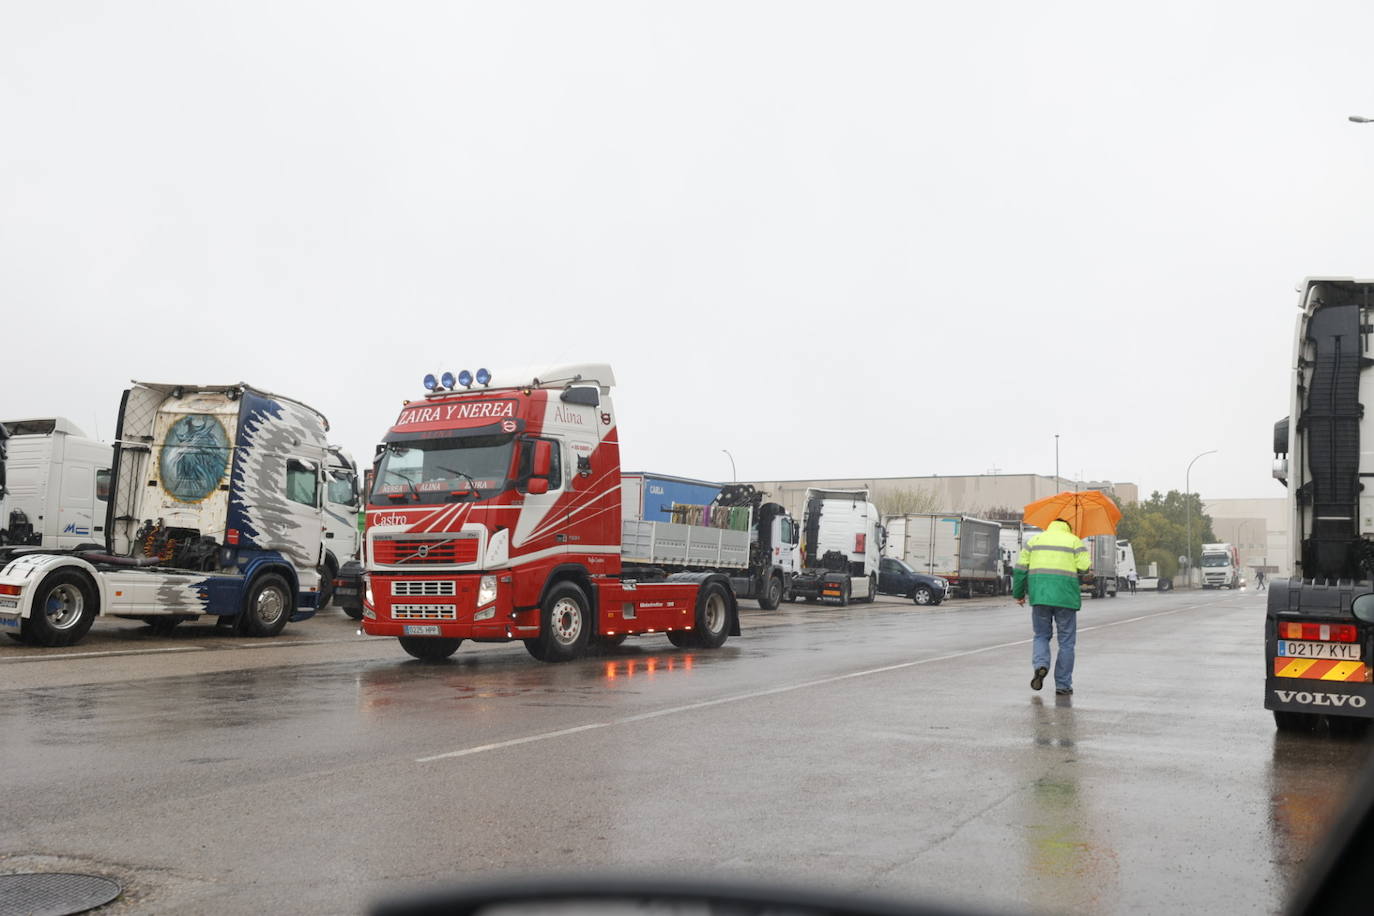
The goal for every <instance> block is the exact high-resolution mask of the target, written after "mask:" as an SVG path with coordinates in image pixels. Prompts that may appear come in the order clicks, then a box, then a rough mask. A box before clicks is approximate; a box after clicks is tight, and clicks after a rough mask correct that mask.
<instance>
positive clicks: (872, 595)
mask: <svg viewBox="0 0 1374 916" xmlns="http://www.w3.org/2000/svg"><path fill="white" fill-rule="evenodd" d="M864 600H865V601H867V602H870V603H872V602H874V601H877V600H878V577H877V576H876V575H871V576H869V577H868V597H867V598H865V599H864Z"/></svg>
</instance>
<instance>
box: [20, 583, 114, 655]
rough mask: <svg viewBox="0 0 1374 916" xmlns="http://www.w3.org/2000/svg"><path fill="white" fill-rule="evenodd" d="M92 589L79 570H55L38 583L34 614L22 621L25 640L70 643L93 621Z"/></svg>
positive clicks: (31, 642) (77, 640) (78, 640)
mask: <svg viewBox="0 0 1374 916" xmlns="http://www.w3.org/2000/svg"><path fill="white" fill-rule="evenodd" d="M95 611H96V606H95V593H94V591H93V590H92V589H91V584H90V582H89V581H87V579H86V577H85V576H83V575H81V573H78V572H71V571H70V570H67V571H58V572H55V573H52V574H51V575H49V576H48V577H47V578H46V579H44V580H43V581H42V582H41V583H39V585H38V591H37V592H36V593H35V594H34V599H33V612H32V614H33V616H31V617H29V618H28V619H27V620H25V621H24V625H23V631H22V632H23V636H24V641H25V642H28V643H30V644H32V645H35V646H70V645H73V644H75V643H77V642H80V641H81V637H83V636H85V635H86V633H87V631H89V630H90V628H91V624H93V623H95Z"/></svg>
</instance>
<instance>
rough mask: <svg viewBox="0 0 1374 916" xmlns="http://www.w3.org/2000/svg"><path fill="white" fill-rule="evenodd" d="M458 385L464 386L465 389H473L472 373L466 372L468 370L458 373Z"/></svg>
mask: <svg viewBox="0 0 1374 916" xmlns="http://www.w3.org/2000/svg"><path fill="white" fill-rule="evenodd" d="M458 384H460V385H462V386H463V387H464V388H471V387H472V373H471V372H469V371H468V370H466V369H464V370H462V371H461V372H459V373H458Z"/></svg>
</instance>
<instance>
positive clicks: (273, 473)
mask: <svg viewBox="0 0 1374 916" xmlns="http://www.w3.org/2000/svg"><path fill="white" fill-rule="evenodd" d="M327 430H328V421H326V419H325V417H324V415H323V414H320V413H319V412H318V411H316V410H314V409H313V408H310V407H307V406H306V405H304V404H301V403H299V402H297V401H293V400H291V399H289V398H284V397H281V396H278V395H274V394H269V393H267V392H265V391H261V390H259V389H256V388H253V387H252V386H249V385H246V384H235V385H223V386H197V385H162V384H148V383H140V382H135V383H134V384H133V386H132V387H131V388H129V389H128V390H126V391H125V392H124V396H123V398H122V400H121V402H120V408H119V416H118V423H117V431H116V434H115V445H114V451H113V456H112V464H111V474H110V489H109V500H108V501H107V502H106V504H105V506H106V508H105V514H104V517H103V527H104V531H103V534H104V538H103V545H102V546H100V547H91V546H89V545H87V546H76V547H72V548H69V549H65V550H63V549H55V548H48V547H34V548H13V547H12V548H7V549H8V550H9V551H10V555H9V558H8V560H7V562H5V565H4V566H3V568H2V569H0V629H3V630H5V631H7V632H9V633H10V634H11V635H16V636H18V637H19V638H21V639H22V640H24V641H26V642H29V643H31V644H34V645H40V646H65V645H71V644H72V643H75V642H77V641H79V640H80V639H81V638H82V637H83V636H85V634H86V632H87V631H88V630H89V629H90V627H91V624H92V622H93V621H94V619H95V618H96V617H97V616H102V615H106V616H110V615H112V616H117V617H127V618H133V619H139V620H144V621H146V622H148V623H150V624H152V625H153V626H154V627H156V628H159V629H170V628H171V627H172V626H175V625H176V624H177V623H179V622H182V621H185V620H192V619H196V618H199V617H202V616H210V617H214V618H216V619H217V620H219V621H223V622H226V623H229V624H231V625H233V627H234V628H235V629H236V630H237V632H239V633H241V634H243V635H247V636H275V635H276V634H278V633H280V632H281V630H282V628H283V627H285V625H286V623H287V622H288V620H303V619H305V618H307V617H309V616H310V615H312V614H313V613H314V612H315V608H316V606H317V604H318V601H319V588H320V571H321V566H322V558H323V556H324V549H323V543H324V538H323V530H324V526H323V524H322V521H321V516H320V505H321V503H320V498H321V490H322V489H323V487H324V484H325V470H326V467H327V465H328V462H329V456H328V447H327V445H326V440H325V433H326V431H327Z"/></svg>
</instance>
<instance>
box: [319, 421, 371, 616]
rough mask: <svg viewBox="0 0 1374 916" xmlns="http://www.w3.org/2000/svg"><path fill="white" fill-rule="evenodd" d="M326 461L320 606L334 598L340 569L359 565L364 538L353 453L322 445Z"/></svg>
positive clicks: (360, 491)
mask: <svg viewBox="0 0 1374 916" xmlns="http://www.w3.org/2000/svg"><path fill="white" fill-rule="evenodd" d="M325 462H326V464H325V484H324V498H323V499H322V500H321V502H320V511H321V518H322V521H323V523H324V540H325V544H324V556H323V557H322V558H321V560H320V601H319V606H320V607H324V606H325V605H327V604H329V602H330V600H331V599H332V598H333V596H334V589H335V583H336V582H338V580H339V576H340V574H341V573H340V571H341V570H342V569H343V568H344V567H345V566H349V565H350V564H355V567H354V568H358V567H357V566H356V564H357V563H358V560H359V559H360V551H361V547H362V540H363V536H362V531H361V530H360V528H359V525H358V516H359V514H360V513H361V512H362V510H363V496H362V490H361V489H360V488H359V486H358V466H357V465H356V464H355V463H354V461H353V456H352V455H350V454H349V453H348V452H347V451H345V450H344V449H342V448H340V447H338V446H335V445H331V446H329V447H328V448H327V449H325Z"/></svg>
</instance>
